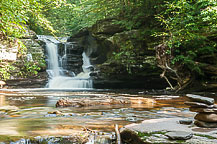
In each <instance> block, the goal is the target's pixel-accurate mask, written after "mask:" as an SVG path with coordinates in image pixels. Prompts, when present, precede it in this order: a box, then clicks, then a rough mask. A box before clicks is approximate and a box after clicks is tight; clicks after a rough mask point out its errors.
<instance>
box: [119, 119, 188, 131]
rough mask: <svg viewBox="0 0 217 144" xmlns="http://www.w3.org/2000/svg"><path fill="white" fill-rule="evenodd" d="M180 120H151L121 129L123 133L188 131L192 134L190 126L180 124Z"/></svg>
mask: <svg viewBox="0 0 217 144" xmlns="http://www.w3.org/2000/svg"><path fill="white" fill-rule="evenodd" d="M179 120H180V119H179V118H162V119H150V120H144V121H143V122H142V123H139V124H129V125H126V126H124V127H123V128H121V129H120V132H122V131H123V130H125V129H129V130H132V131H137V132H142V133H150V132H159V131H176V130H181V131H186V132H191V130H190V129H189V128H188V125H181V124H179V123H178V121H179Z"/></svg>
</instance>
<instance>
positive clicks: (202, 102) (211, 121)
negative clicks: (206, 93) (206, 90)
mask: <svg viewBox="0 0 217 144" xmlns="http://www.w3.org/2000/svg"><path fill="white" fill-rule="evenodd" d="M186 96H187V97H188V98H189V100H190V101H191V102H186V103H185V104H186V105H189V106H190V108H189V110H190V111H192V112H197V114H196V116H195V117H194V119H195V122H194V124H195V125H197V126H199V127H206V128H217V105H215V104H214V99H213V98H208V97H202V96H199V95H192V94H187V95H186Z"/></svg>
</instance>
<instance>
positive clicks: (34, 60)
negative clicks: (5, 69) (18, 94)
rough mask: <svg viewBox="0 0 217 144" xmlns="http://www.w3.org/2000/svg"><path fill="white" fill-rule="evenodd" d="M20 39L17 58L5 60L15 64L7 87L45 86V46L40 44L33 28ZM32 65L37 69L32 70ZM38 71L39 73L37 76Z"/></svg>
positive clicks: (16, 44)
mask: <svg viewBox="0 0 217 144" xmlns="http://www.w3.org/2000/svg"><path fill="white" fill-rule="evenodd" d="M19 40H20V41H21V43H22V44H18V43H15V47H16V46H17V51H16V59H14V60H10V61H8V60H4V62H5V63H8V64H9V63H10V64H12V66H13V70H11V71H10V78H9V79H8V80H7V81H6V86H5V87H8V88H40V87H44V86H45V84H46V81H47V74H46V64H45V56H44V48H42V47H41V46H40V44H39V41H38V40H37V37H36V34H35V33H34V32H33V31H31V30H27V32H26V35H25V36H24V37H22V38H21V39H19ZM30 67H35V69H34V68H33V69H31V70H30V69H29V68H30ZM36 67H37V68H36ZM36 73H38V74H37V76H36Z"/></svg>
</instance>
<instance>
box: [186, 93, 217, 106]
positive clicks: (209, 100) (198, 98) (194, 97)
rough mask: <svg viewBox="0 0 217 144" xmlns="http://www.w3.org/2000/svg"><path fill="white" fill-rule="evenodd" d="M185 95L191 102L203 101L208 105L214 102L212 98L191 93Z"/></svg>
mask: <svg viewBox="0 0 217 144" xmlns="http://www.w3.org/2000/svg"><path fill="white" fill-rule="evenodd" d="M186 97H188V98H189V99H190V100H191V101H193V102H200V103H204V104H208V105H213V104H214V99H213V98H208V97H202V96H199V95H193V94H187V95H186Z"/></svg>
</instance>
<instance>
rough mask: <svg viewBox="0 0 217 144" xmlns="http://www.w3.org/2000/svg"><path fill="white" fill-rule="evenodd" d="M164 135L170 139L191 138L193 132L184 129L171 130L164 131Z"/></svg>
mask: <svg viewBox="0 0 217 144" xmlns="http://www.w3.org/2000/svg"><path fill="white" fill-rule="evenodd" d="M166 136H167V137H169V139H172V140H188V139H190V138H192V136H193V134H192V133H190V132H185V131H173V132H168V133H166Z"/></svg>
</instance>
